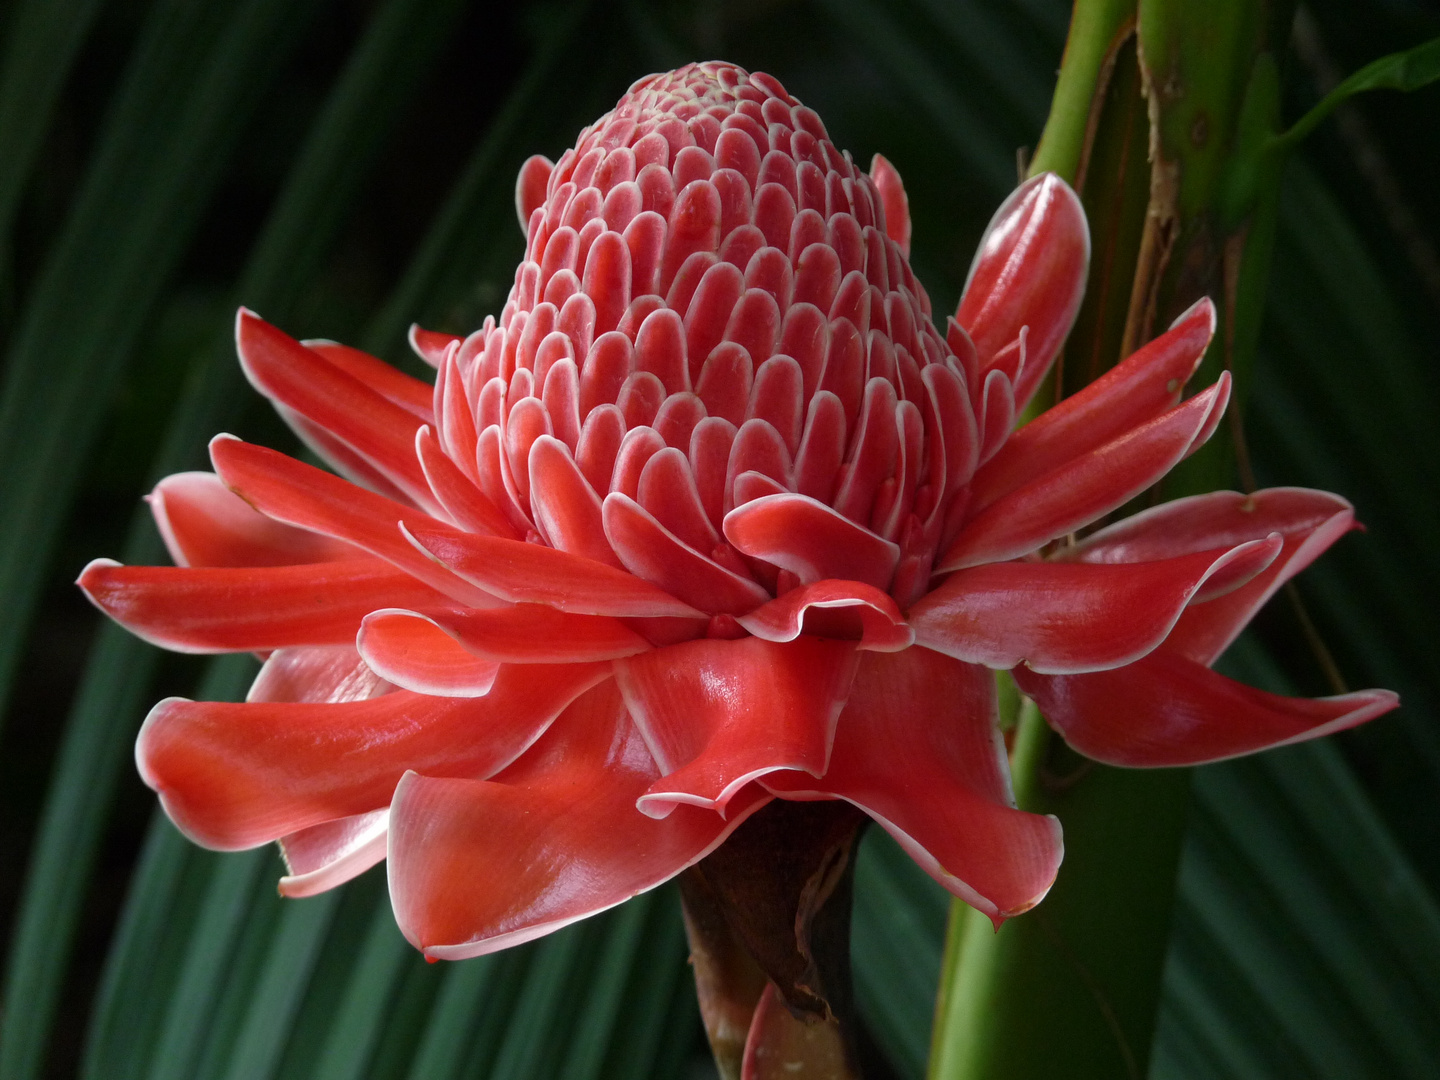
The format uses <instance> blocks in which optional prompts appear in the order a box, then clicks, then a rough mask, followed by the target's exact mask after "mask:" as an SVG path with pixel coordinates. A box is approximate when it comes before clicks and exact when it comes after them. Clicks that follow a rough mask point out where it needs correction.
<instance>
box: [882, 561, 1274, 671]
mask: <svg viewBox="0 0 1440 1080" xmlns="http://www.w3.org/2000/svg"><path fill="white" fill-rule="evenodd" d="M1281 543H1282V542H1281V539H1280V537H1279V536H1274V537H1271V538H1269V539H1265V540H1254V541H1251V542H1249V543H1246V544H1241V545H1238V546H1237V547H1234V548H1231V549H1229V550H1228V551H1227V550H1225V549H1221V550H1219V551H1209V552H1198V553H1196V554H1193V555H1181V556H1179V557H1177V558H1173V559H1165V560H1159V561H1155V562H1139V563H1120V564H1106V563H1074V562H1062V563H1051V562H1007V563H989V564H987V565H985V566H974V567H970V568H969V569H966V570H957V571H956V572H955V573H953V574H951V575H950V576H949V577H948V578H946V579H945V581H944V582H943V583H942V584H941V585H940V586H939V587H938V588H937V589H935V590H934V591H933V592H931V593H929V594H928V595H927V596H925V597H924V598H922V599H921V600H920V601H919V602H918V603H917V604H915V605H913V606H912V607H911V608H910V611H909V619H910V625H911V626H912V627H914V629H915V640H916V641H917V642H918V643H919V644H921V645H924V646H926V647H927V648H930V649H935V650H936V651H937V652H942V653H944V654H945V655H947V656H953V657H954V658H955V659H957V660H964V661H966V662H967V663H971V664H984V665H985V666H986V667H992V668H1012V667H1015V666H1016V665H1017V664H1022V663H1023V664H1025V665H1026V666H1027V667H1029V668H1031V669H1032V670H1034V671H1042V672H1049V673H1057V674H1058V673H1065V672H1080V671H1099V670H1101V669H1104V668H1113V667H1120V666H1121V665H1122V664H1128V663H1131V662H1132V661H1134V660H1138V659H1139V658H1140V657H1142V656H1144V655H1145V654H1146V653H1148V652H1150V651H1151V650H1152V649H1154V648H1156V647H1157V646H1158V645H1159V644H1160V643H1161V642H1162V641H1164V640H1165V637H1166V635H1167V634H1169V633H1170V630H1171V628H1172V627H1174V625H1175V623H1176V621H1177V620H1178V619H1179V618H1180V616H1181V614H1182V612H1184V611H1185V608H1186V607H1187V605H1189V604H1190V603H1191V602H1192V601H1194V600H1195V599H1196V598H1197V594H1200V591H1201V589H1202V588H1204V587H1205V586H1206V585H1207V583H1211V585H1212V588H1213V587H1220V588H1232V589H1233V588H1237V587H1239V585H1241V584H1243V583H1244V582H1246V581H1249V580H1250V579H1252V578H1254V577H1255V575H1257V574H1259V573H1260V572H1261V571H1262V570H1264V569H1265V568H1266V567H1267V566H1269V565H1270V563H1271V562H1272V561H1274V559H1275V557H1276V556H1277V555H1278V554H1279V553H1280V548H1281ZM1216 579H1224V580H1223V582H1217V581H1216Z"/></svg>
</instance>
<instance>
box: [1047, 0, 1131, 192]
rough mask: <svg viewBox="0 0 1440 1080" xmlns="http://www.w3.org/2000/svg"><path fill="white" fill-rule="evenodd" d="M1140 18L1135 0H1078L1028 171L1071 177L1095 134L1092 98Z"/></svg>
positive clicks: (1079, 165) (1077, 170)
mask: <svg viewBox="0 0 1440 1080" xmlns="http://www.w3.org/2000/svg"><path fill="white" fill-rule="evenodd" d="M1134 22H1135V0H1077V2H1076V4H1075V10H1074V12H1073V13H1072V14H1071V16H1070V34H1069V37H1067V38H1066V40H1065V56H1064V58H1063V59H1062V60H1061V62H1060V76H1059V79H1058V80H1057V81H1056V83H1055V97H1054V100H1053V101H1052V102H1051V104H1050V116H1049V118H1048V119H1047V120H1046V121H1045V131H1044V133H1043V134H1042V135H1041V136H1040V145H1039V146H1038V147H1037V148H1036V150H1035V157H1034V159H1033V160H1032V161H1031V162H1030V170H1029V175H1031V176H1034V175H1036V174H1037V173H1042V172H1054V173H1059V174H1060V175H1061V176H1063V177H1064V178H1065V179H1066V180H1069V181H1070V182H1071V183H1074V182H1075V181H1076V178H1077V177H1078V176H1079V174H1080V167H1081V164H1082V162H1083V161H1084V159H1085V153H1086V150H1087V149H1088V145H1089V143H1088V140H1089V137H1090V136H1091V135H1093V131H1094V125H1093V117H1092V115H1091V113H1092V111H1093V110H1092V108H1091V105H1092V103H1093V102H1094V101H1095V100H1096V99H1097V95H1098V94H1099V93H1103V91H1104V84H1105V81H1106V80H1107V78H1108V76H1109V65H1110V63H1111V62H1112V61H1113V59H1114V52H1115V44H1116V42H1117V41H1118V39H1120V38H1121V37H1123V36H1124V34H1125V33H1126V32H1127V31H1128V29H1129V27H1130V26H1132V25H1133V24H1134Z"/></svg>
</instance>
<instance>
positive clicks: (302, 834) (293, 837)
mask: <svg viewBox="0 0 1440 1080" xmlns="http://www.w3.org/2000/svg"><path fill="white" fill-rule="evenodd" d="M389 821H390V811H388V810H372V811H370V813H368V814H355V815H353V816H351V817H343V818H337V819H336V820H334V821H326V822H324V823H322V824H320V825H311V826H310V827H309V828H306V829H301V830H299V831H298V832H293V833H290V834H289V835H288V836H282V837H281V838H280V853H281V854H282V855H283V856H284V858H285V869H286V871H287V872H286V874H285V876H284V877H282V878H281V879H280V895H281V896H284V897H287V898H290V899H299V898H300V897H305V896H316V895H318V894H320V893H322V892H325V891H327V890H329V889H333V888H335V886H336V885H343V884H345V882H347V881H349V880H351V879H352V878H356V877H359V876H360V875H361V874H363V873H364V872H365V871H366V870H369V869H370V868H371V867H372V866H374V865H375V864H376V863H378V862H379V861H380V860H381V859H383V858H385V842H386V837H387V834H388V831H389V830H388V825H389Z"/></svg>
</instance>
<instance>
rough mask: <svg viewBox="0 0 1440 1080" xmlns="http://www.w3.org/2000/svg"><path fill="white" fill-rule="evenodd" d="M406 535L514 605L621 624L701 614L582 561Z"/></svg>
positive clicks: (492, 540) (531, 549)
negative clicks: (629, 619)
mask: <svg viewBox="0 0 1440 1080" xmlns="http://www.w3.org/2000/svg"><path fill="white" fill-rule="evenodd" d="M406 532H407V535H409V536H410V537H411V538H412V539H413V541H414V543H415V546H416V548H417V550H419V551H423V552H425V553H427V554H428V555H430V557H432V558H433V559H435V560H436V561H437V562H439V563H440V564H441V565H442V566H444V567H446V568H448V569H449V570H451V571H452V572H454V573H455V574H457V575H458V576H459V577H460V578H462V579H463V580H465V581H468V582H470V583H471V584H472V585H474V586H476V587H477V588H480V589H484V590H485V591H486V592H488V593H490V594H491V595H493V596H498V597H500V598H501V599H502V600H506V601H509V602H510V603H513V604H522V603H528V604H548V605H549V606H550V607H553V608H555V609H557V610H559V611H570V612H575V613H576V614H581V615H614V616H618V617H622V618H623V617H653V616H661V615H680V616H693V615H699V614H701V612H699V611H696V610H695V609H694V608H692V607H690V606H689V605H687V604H684V603H681V602H680V601H679V600H677V599H675V597H673V596H671V595H670V594H669V593H666V592H664V591H663V590H661V589H658V588H656V587H655V586H654V585H652V584H650V583H649V582H648V581H645V580H643V579H641V578H638V577H636V576H634V575H633V574H627V573H625V572H624V571H623V570H616V569H615V568H614V567H613V566H606V565H605V564H604V563H598V562H595V561H594V560H593V559H587V558H585V557H584V556H581V555H571V554H570V553H569V552H565V551H559V550H557V549H555V548H549V547H544V546H542V545H540V544H527V543H523V542H521V541H518V540H504V539H501V538H499V537H494V536H475V535H474V534H471V533H457V532H455V531H453V530H450V529H435V528H427V527H418V526H417V527H413V528H408V529H407V530H406Z"/></svg>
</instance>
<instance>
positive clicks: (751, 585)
mask: <svg viewBox="0 0 1440 1080" xmlns="http://www.w3.org/2000/svg"><path fill="white" fill-rule="evenodd" d="M604 513H605V535H606V536H607V537H608V538H609V540H610V546H611V547H613V548H614V549H615V553H616V554H617V555H619V556H620V561H621V562H623V563H625V565H626V566H627V567H629V568H630V570H631V571H632V572H633V573H634V574H636V575H637V577H638V578H643V579H644V580H647V581H651V582H654V583H655V584H656V585H657V586H659V587H660V588H663V589H665V590H666V592H667V593H669V594H671V595H674V596H677V597H679V598H680V599H681V600H683V601H685V602H687V603H689V604H692V605H694V607H695V608H696V609H698V610H700V611H705V612H709V613H711V614H717V615H720V614H723V615H740V614H743V613H744V612H747V611H751V610H753V609H754V608H756V607H758V606H759V605H760V604H763V603H765V601H767V600H769V599H770V594H769V593H767V592H766V591H765V590H764V588H762V587H761V586H760V585H759V583H757V582H756V581H754V580H753V579H751V578H749V577H744V576H742V575H741V574H739V573H736V572H735V571H734V570H729V569H727V568H725V567H723V566H721V565H720V564H719V563H717V562H715V561H714V560H713V559H710V558H707V557H706V556H705V555H703V554H701V553H700V552H698V551H696V550H695V549H694V548H692V547H691V546H690V545H689V544H687V543H685V541H683V540H681V539H680V538H679V537H678V536H676V535H675V534H674V533H672V532H671V531H670V530H669V529H667V528H665V526H663V525H661V524H660V523H659V522H658V521H656V520H655V517H654V515H652V514H651V513H650V512H649V511H647V510H646V509H645V508H644V507H643V506H641V505H640V504H639V503H637V502H636V501H635V500H634V499H631V498H629V497H628V496H626V495H622V494H621V493H620V492H618V491H612V492H611V493H610V494H609V495H607V496H606V497H605V506H604Z"/></svg>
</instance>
